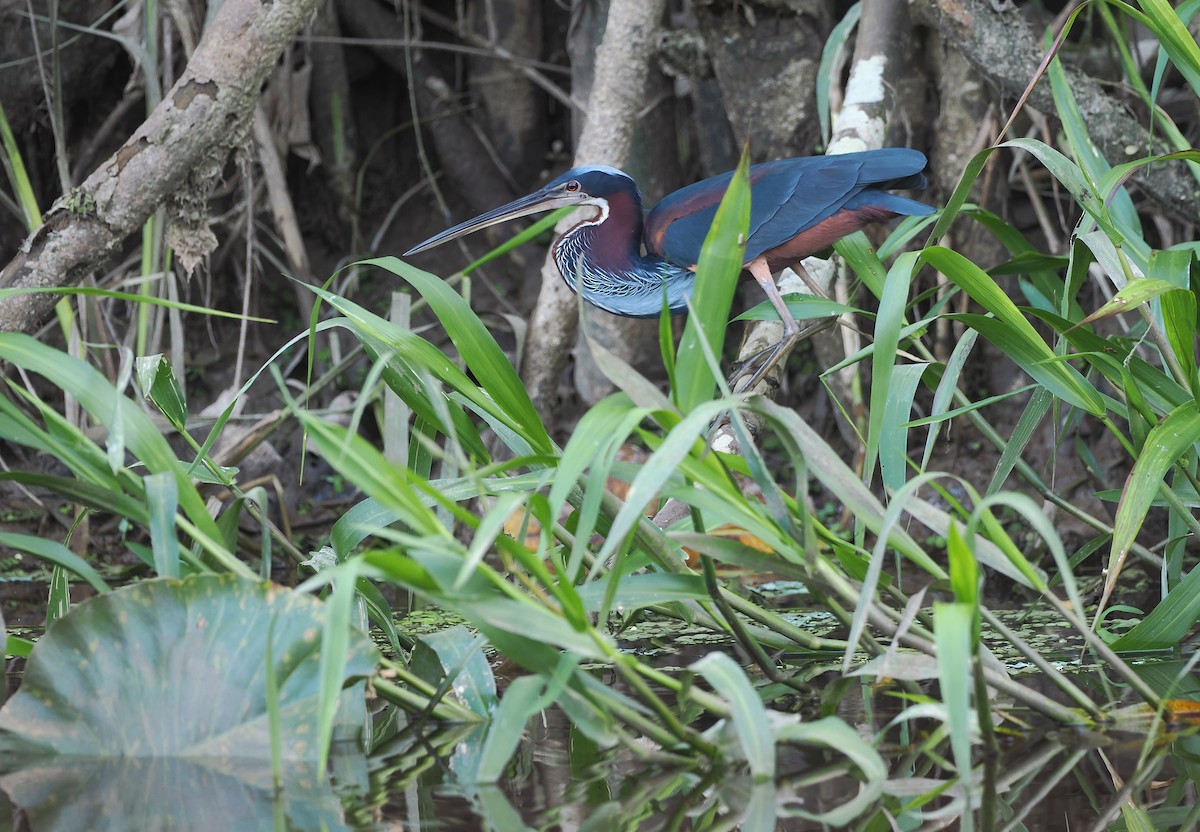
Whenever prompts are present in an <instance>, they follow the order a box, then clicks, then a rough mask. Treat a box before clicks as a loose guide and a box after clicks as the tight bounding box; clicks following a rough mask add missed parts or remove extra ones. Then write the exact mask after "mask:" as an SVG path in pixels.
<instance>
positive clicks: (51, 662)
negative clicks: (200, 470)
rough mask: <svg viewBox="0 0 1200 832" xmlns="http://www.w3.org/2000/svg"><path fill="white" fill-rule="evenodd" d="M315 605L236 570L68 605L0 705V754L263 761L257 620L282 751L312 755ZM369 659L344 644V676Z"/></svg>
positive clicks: (155, 582) (356, 643)
mask: <svg viewBox="0 0 1200 832" xmlns="http://www.w3.org/2000/svg"><path fill="white" fill-rule="evenodd" d="M324 616H325V612H324V609H323V605H322V604H321V603H320V602H319V601H317V600H316V599H314V598H311V597H309V596H307V595H303V594H300V593H297V592H293V591H290V590H284V589H280V588H279V587H276V586H272V585H270V584H267V583H263V582H259V581H248V580H244V579H242V578H238V577H236V576H234V575H193V576H191V577H189V578H186V579H184V580H182V581H177V580H172V579H167V578H160V579H152V580H146V581H142V582H141V583H139V584H137V585H135V586H130V587H126V588H123V589H120V590H116V591H114V592H110V593H108V594H107V595H103V596H99V597H96V598H92V599H90V600H88V601H85V602H83V603H82V604H79V605H78V606H77V607H75V609H73V610H72V611H71V613H70V614H69V615H68V616H66V617H65V618H63V619H62V620H60V621H59V622H58V623H57V624H55V626H54V627H52V628H51V629H50V630H49V631H48V632H47V633H46V635H45V636H43V637H42V638H41V640H40V641H38V643H37V646H36V647H35V648H34V650H33V655H32V656H30V658H29V664H28V665H27V667H26V671H25V680H24V682H23V684H22V686H21V689H20V690H19V691H18V692H17V693H16V694H15V695H14V696H13V697H12V698H11V699H9V700H8V702H7V703H5V705H4V707H3V708H2V709H0V745H4V746H6V747H8V748H9V749H12V750H25V751H28V752H33V753H41V754H62V755H69V756H75V757H98V758H114V757H189V758H193V759H200V758H226V757H243V758H245V757H253V758H258V759H259V760H263V761H265V760H268V759H269V758H270V737H269V731H268V727H267V707H266V684H265V677H264V672H263V657H264V655H265V653H266V642H265V637H266V633H267V629H268V627H267V625H268V622H269V621H272V620H273V621H274V644H273V645H272V650H271V652H272V654H273V655H274V657H275V661H276V675H277V678H278V681H279V701H280V706H281V707H280V718H281V725H282V734H283V736H282V740H283V752H284V754H283V756H284V758H285V759H288V760H308V761H315V760H316V759H317V737H316V732H315V730H314V726H315V725H316V719H317V713H316V705H317V690H318V688H317V685H318V676H317V663H318V658H319V657H318V650H317V647H318V645H319V643H320V639H319V638H318V637H317V633H318V632H319V629H320V626H321V622H322V620H323V619H324ZM375 660H376V651H375V648H374V646H373V645H371V643H370V642H369V641H368V640H367V639H366V638H365V637H363V636H361V635H356V636H354V637H353V638H352V640H351V642H350V645H349V650H348V653H347V661H346V664H345V665H343V666H342V667H340V668H339V671H338V672H339V678H340V679H342V680H345V679H347V678H350V677H355V676H365V675H367V674H369V673H370V672H371V671H372V669H373V668H374V666H375Z"/></svg>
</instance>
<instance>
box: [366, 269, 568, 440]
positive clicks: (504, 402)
mask: <svg viewBox="0 0 1200 832" xmlns="http://www.w3.org/2000/svg"><path fill="white" fill-rule="evenodd" d="M361 265H367V266H378V267H380V268H382V269H386V270H387V271H389V272H391V273H392V274H394V275H396V276H397V277H399V278H401V279H403V280H405V281H407V282H408V283H409V284H410V285H411V286H412V287H413V288H414V289H416V290H417V292H419V293H420V295H421V297H423V298H425V300H426V302H428V303H429V308H430V309H432V310H433V313H434V314H435V315H437V317H438V320H439V321H441V324H442V326H443V327H444V328H445V330H446V334H447V335H449V336H450V340H451V341H452V342H454V346H455V347H457V348H458V352H459V355H461V356H462V358H463V361H465V362H466V364H467V367H468V368H470V370H471V372H472V374H473V375H474V376H475V378H476V379H478V380H479V384H480V385H481V386H482V387H483V389H484V390H486V391H487V393H488V396H489V397H490V398H491V399H492V400H493V401H495V403H496V405H497V406H498V407H499V409H500V410H501V411H502V412H503V413H505V414H508V416H509V418H511V419H512V421H513V422H514V423H515V424H514V427H516V428H518V430H519V431H520V433H521V435H522V436H523V437H524V438H525V439H526V440H527V441H528V442H529V444H530V445H531V446H532V447H533V449H534V452H535V453H544V454H548V453H553V451H554V443H553V442H551V441H550V436H549V434H547V433H546V428H545V426H544V425H543V424H542V420H541V418H540V417H539V416H538V414H537V410H536V409H535V408H534V406H533V402H532V401H531V400H530V398H529V393H528V392H527V391H526V390H525V385H524V384H522V383H521V379H520V377H519V376H518V375H517V371H516V370H514V369H513V366H512V364H511V363H510V362H509V360H508V358H507V356H505V355H504V351H503V350H501V349H500V345H499V344H497V343H496V339H495V338H493V337H492V334H491V333H490V332H488V331H487V328H486V327H484V325H483V323H482V322H481V321H480V320H479V317H478V316H477V315H476V314H475V313H474V312H473V311H472V310H471V307H470V305H469V304H468V303H467V302H466V301H465V300H464V299H463V298H462V296H461V295H459V294H458V293H457V292H455V291H454V290H453V289H452V288H451V287H450V286H448V285H447V284H446V282H445V281H443V280H442V279H441V278H439V277H437V276H436V275H432V274H430V273H429V272H425V271H422V270H420V269H417V268H415V267H413V266H410V265H408V264H407V263H405V262H404V261H402V260H398V259H397V258H395V257H381V258H377V259H374V260H366V261H364V262H363V263H362V264H361ZM343 314H345V312H343ZM459 392H461V393H464V394H466V391H463V390H460V391H459Z"/></svg>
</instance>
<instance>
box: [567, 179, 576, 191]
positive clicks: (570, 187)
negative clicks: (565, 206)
mask: <svg viewBox="0 0 1200 832" xmlns="http://www.w3.org/2000/svg"><path fill="white" fill-rule="evenodd" d="M567 190H568V191H570V192H571V193H575V192H576V191H578V190H579V183H578V182H576V181H575V180H574V179H572V180H571V181H570V182H568V183H567Z"/></svg>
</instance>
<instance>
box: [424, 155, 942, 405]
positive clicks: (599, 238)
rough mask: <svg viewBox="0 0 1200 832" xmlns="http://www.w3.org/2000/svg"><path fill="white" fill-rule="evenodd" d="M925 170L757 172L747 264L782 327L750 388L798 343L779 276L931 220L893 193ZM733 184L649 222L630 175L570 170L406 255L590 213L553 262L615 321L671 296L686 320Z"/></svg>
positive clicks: (901, 160)
mask: <svg viewBox="0 0 1200 832" xmlns="http://www.w3.org/2000/svg"><path fill="white" fill-rule="evenodd" d="M925 163H926V160H925V155H924V154H923V153H921V152H919V151H916V150H909V149H905V148H887V149H883V150H868V151H865V152H862V153H845V154H841V155H837V156H810V157H802V158H797V159H781V160H779V161H775V162H764V163H763V164H758V165H753V166H751V168H750V227H749V233H748V235H747V237H746V252H745V256H744V260H743V267H744V268H745V269H746V271H748V272H750V274H751V276H753V277H754V279H755V280H756V281H757V282H758V284H759V285H760V286H762V288H763V291H764V292H766V294H767V297H768V298H769V299H770V300H771V303H772V305H773V306H774V307H775V309H776V311H777V312H778V313H779V317H780V319H781V320H782V322H783V327H784V329H783V336H782V338H781V341H780V343H779V344H778V345H777V346H776V347H773V348H770V350H769V351H768V353H767V354H766V355H765V356H764V359H765V360H763V361H761V362H759V366H758V368H757V370H756V371H755V373H754V376H753V377H752V379H751V380H750V382H749V383H748V384H746V385H743V388H742V389H749V388H750V387H752V386H753V385H754V384H756V383H757V382H758V381H759V380H760V379H761V378H762V377H763V376H764V375H765V374H766V372H767V370H769V369H770V368H771V366H773V365H774V364H775V363H776V362H777V361H778V360H779V358H781V357H782V356H783V355H786V353H787V351H788V350H789V349H790V348H791V347H792V346H793V345H794V344H795V342H796V340H797V339H798V338H799V337H800V335H801V330H800V326H799V324H797V322H796V320H795V318H794V317H793V316H792V314H791V312H790V311H789V310H788V308H787V305H786V304H785V303H784V301H783V298H782V297H781V296H780V294H779V290H778V289H777V288H776V286H775V281H774V277H773V275H774V273H776V272H778V271H780V270H782V269H783V268H784V267H785V266H789V265H793V264H796V263H799V261H800V260H802V259H804V258H805V257H808V256H809V255H811V254H815V253H816V252H819V251H822V250H823V249H826V248H828V247H829V246H830V245H832V244H833V243H834V242H835V241H837V240H840V239H841V238H842V237H845V236H846V235H847V234H851V233H853V232H854V231H857V230H859V229H860V228H862V227H863V226H865V225H868V224H870V223H872V222H878V221H880V220H887V219H891V218H892V217H896V216H900V215H910V216H924V215H926V214H931V213H933V209H932V208H930V207H929V206H928V205H925V204H924V203H921V202H917V201H916V200H913V199H908V198H907V197H903V196H899V195H897V194H893V193H889V191H891V190H901V189H910V188H923V187H925V176H924V175H923V174H922V171H923V170H924V169H925ZM732 176H733V174H732V172H730V173H724V174H721V175H720V176H714V177H712V178H711V179H705V180H704V181H702V182H697V183H696V184H694V185H689V186H688V187H686V188H683V189H681V190H678V191H675V192H674V193H673V194H670V195H669V196H667V197H665V198H664V199H663V200H662V201H661V202H659V203H658V204H657V205H656V206H654V209H653V210H651V211H650V213H649V215H648V216H647V217H646V218H645V221H644V222H643V219H642V195H641V192H640V191H639V190H638V187H637V184H636V183H635V182H634V181H633V179H632V178H631V177H630V176H629V175H628V174H626V173H624V172H622V171H619V170H617V169H616V168H612V167H608V166H606V165H586V166H583V167H578V168H573V169H571V170H569V171H567V172H566V173H564V174H563V175H562V176H559V177H558V178H556V179H554V180H553V181H551V182H550V183H549V184H547V185H546V186H545V187H543V188H542V189H541V190H538V191H536V192H534V193H532V194H529V195H528V196H524V197H521V198H520V199H517V200H514V201H513V202H510V203H508V204H507V205H502V206H500V207H499V208H496V209H494V210H491V211H488V212H487V213H485V214H482V215H480V216H478V217H476V218H475V219H472V220H468V221H467V222H464V223H461V224H460V225H456V226H454V227H453V228H449V229H447V230H446V231H443V232H442V233H440V234H437V235H434V236H433V237H430V238H429V239H428V240H426V241H425V242H423V243H421V244H419V245H417V246H414V247H413V248H411V249H409V250H408V251H407V252H405V256H407V255H410V254H416V253H417V252H421V251H425V250H427V249H430V248H433V247H434V246H437V245H440V244H441V243H444V242H446V241H447V240H453V239H455V238H456V237H461V236H463V235H464V234H470V233H471V232H473V231H477V230H479V229H481V228H486V227H487V226H490V225H496V224H497V223H501V222H506V221H508V220H511V219H515V218H517V217H522V216H525V215H527V214H533V213H537V212H539V211H548V210H551V209H554V208H560V207H562V206H564V205H587V206H593V207H594V208H595V209H596V210H595V212H594V213H592V214H591V215H590V216H584V217H583V218H582V219H580V220H579V222H577V223H576V224H575V225H574V226H572V227H571V229H570V230H569V231H567V232H566V233H565V234H563V235H562V236H561V237H559V238H558V240H557V241H556V242H555V243H554V249H553V255H554V262H555V264H556V265H557V266H558V271H559V273H560V274H561V275H562V277H563V280H565V281H566V282H567V285H568V286H570V287H571V289H572V290H573V291H575V292H578V293H580V294H582V295H583V298H584V300H586V301H587V302H588V303H590V304H592V305H593V306H597V307H599V308H600V309H603V310H605V311H607V312H612V313H613V314H616V315H622V316H625V317H629V318H650V317H655V316H657V315H658V314H659V313H660V311H661V310H662V304H663V297H664V290H665V295H666V303H667V306H668V308H669V309H670V311H671V312H672V313H677V312H682V311H683V310H684V309H686V307H687V299H688V297H689V296H690V295H691V293H692V287H693V285H694V283H695V280H696V263H697V261H698V260H699V259H700V248H701V246H702V245H703V243H704V238H705V236H706V235H707V234H708V230H709V226H711V225H712V221H713V217H715V216H716V212H717V205H718V204H719V203H720V201H721V197H722V196H724V194H725V189H726V188H727V187H728V185H729V181H730V179H731V177H732ZM643 246H644V247H645V253H643V252H642V248H643Z"/></svg>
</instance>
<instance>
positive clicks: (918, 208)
mask: <svg viewBox="0 0 1200 832" xmlns="http://www.w3.org/2000/svg"><path fill="white" fill-rule="evenodd" d="M918 179H919V180H920V181H921V184H907V185H906V184H900V183H904V182H910V181H911V182H915V181H916V180H918ZM924 182H925V177H924V176H922V175H921V174H919V173H918V174H916V175H915V176H910V177H908V178H906V179H900V180H896V181H895V182H888V183H885V184H883V186H882V187H885V188H920V187H924ZM845 207H846V208H848V209H850V210H852V211H854V210H862V209H864V208H875V209H882V210H884V211H890V212H891V213H893V214H901V215H903V216H908V217H924V216H928V215H929V214H932V213H933V212H934V209H933V208H932V207H930V206H928V205H926V204H925V203H924V202H917V201H916V200H915V199H909V198H908V197H906V196H900V195H899V194H891V193H888V192H887V191H881V190H877V189H875V188H867V189H866V190H864V191H862V192H861V193H859V194H857V195H856V196H854V197H853V198H851V199H850V200H849V201H847V202H846V206H845Z"/></svg>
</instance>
